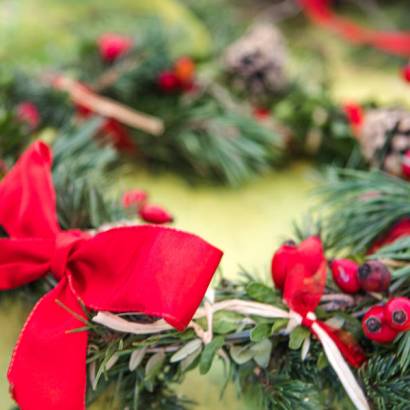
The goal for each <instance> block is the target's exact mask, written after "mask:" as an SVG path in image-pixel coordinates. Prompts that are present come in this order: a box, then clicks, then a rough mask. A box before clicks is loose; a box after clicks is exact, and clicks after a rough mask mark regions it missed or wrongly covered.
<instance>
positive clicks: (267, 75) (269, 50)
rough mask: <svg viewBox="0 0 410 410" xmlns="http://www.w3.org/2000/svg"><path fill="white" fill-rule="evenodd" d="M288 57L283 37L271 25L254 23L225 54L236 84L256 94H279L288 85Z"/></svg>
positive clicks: (229, 70)
mask: <svg viewBox="0 0 410 410" xmlns="http://www.w3.org/2000/svg"><path fill="white" fill-rule="evenodd" d="M286 60H287V56H286V48H285V45H284V41H283V37H282V35H281V33H280V31H279V30H278V29H277V28H275V27H273V26H271V25H268V24H259V25H256V26H254V27H253V28H252V29H251V30H250V31H249V32H248V33H246V34H245V35H244V36H243V37H241V38H240V39H239V40H237V41H236V42H235V43H233V44H232V45H231V46H229V47H228V48H227V50H226V51H225V56H224V64H225V67H226V70H227V71H228V72H229V73H230V74H231V75H232V80H233V85H234V86H236V87H237V88H238V89H240V90H241V91H247V92H248V93H250V95H251V96H253V97H256V96H258V97H260V96H262V97H263V96H264V95H266V94H271V93H276V92H278V91H280V90H281V89H283V88H284V87H285V86H286V84H287V78H286V74H285V63H286Z"/></svg>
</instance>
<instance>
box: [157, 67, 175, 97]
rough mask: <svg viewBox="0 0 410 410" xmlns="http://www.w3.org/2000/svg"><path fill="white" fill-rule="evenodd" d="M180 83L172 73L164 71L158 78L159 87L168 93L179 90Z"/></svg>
mask: <svg viewBox="0 0 410 410" xmlns="http://www.w3.org/2000/svg"><path fill="white" fill-rule="evenodd" d="M179 86H180V82H179V80H178V78H177V76H176V75H175V73H174V72H172V71H163V72H162V73H161V74H160V75H159V77H158V87H159V88H160V89H161V90H162V91H164V92H166V93H169V92H172V91H175V90H177V89H178V88H179Z"/></svg>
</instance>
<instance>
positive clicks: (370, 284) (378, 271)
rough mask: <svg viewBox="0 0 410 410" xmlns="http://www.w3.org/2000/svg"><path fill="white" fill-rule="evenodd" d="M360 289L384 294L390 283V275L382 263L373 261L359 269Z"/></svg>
mask: <svg viewBox="0 0 410 410" xmlns="http://www.w3.org/2000/svg"><path fill="white" fill-rule="evenodd" d="M358 276H359V283H360V287H361V288H362V289H363V290H365V291H367V292H384V291H386V290H387V289H388V288H389V286H390V282H391V273H390V271H389V269H388V268H387V267H386V265H384V264H383V263H382V262H380V261H377V260H374V261H369V262H366V263H364V264H363V265H361V266H360V267H359V275H358Z"/></svg>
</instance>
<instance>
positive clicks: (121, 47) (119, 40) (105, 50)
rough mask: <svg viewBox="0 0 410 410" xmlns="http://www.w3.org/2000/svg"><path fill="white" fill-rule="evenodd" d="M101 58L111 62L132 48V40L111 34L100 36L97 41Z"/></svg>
mask: <svg viewBox="0 0 410 410" xmlns="http://www.w3.org/2000/svg"><path fill="white" fill-rule="evenodd" d="M97 43H98V48H99V52H100V55H101V58H102V59H103V60H104V61H107V62H113V61H115V60H117V59H118V58H119V57H121V56H122V55H124V54H125V53H126V52H127V51H129V49H130V48H131V47H132V39H131V38H129V37H125V36H121V35H118V34H113V33H106V34H103V35H102V36H100V38H99V39H98V41H97Z"/></svg>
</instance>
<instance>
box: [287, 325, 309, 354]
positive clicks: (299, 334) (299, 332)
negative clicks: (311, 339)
mask: <svg viewBox="0 0 410 410" xmlns="http://www.w3.org/2000/svg"><path fill="white" fill-rule="evenodd" d="M309 335H310V332H309V329H307V328H305V327H302V326H298V327H296V328H295V329H294V330H293V331H292V332H291V334H290V335H289V349H292V350H298V349H300V348H301V347H302V344H303V341H304V340H305V339H306V338H307V337H308V336H309Z"/></svg>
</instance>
